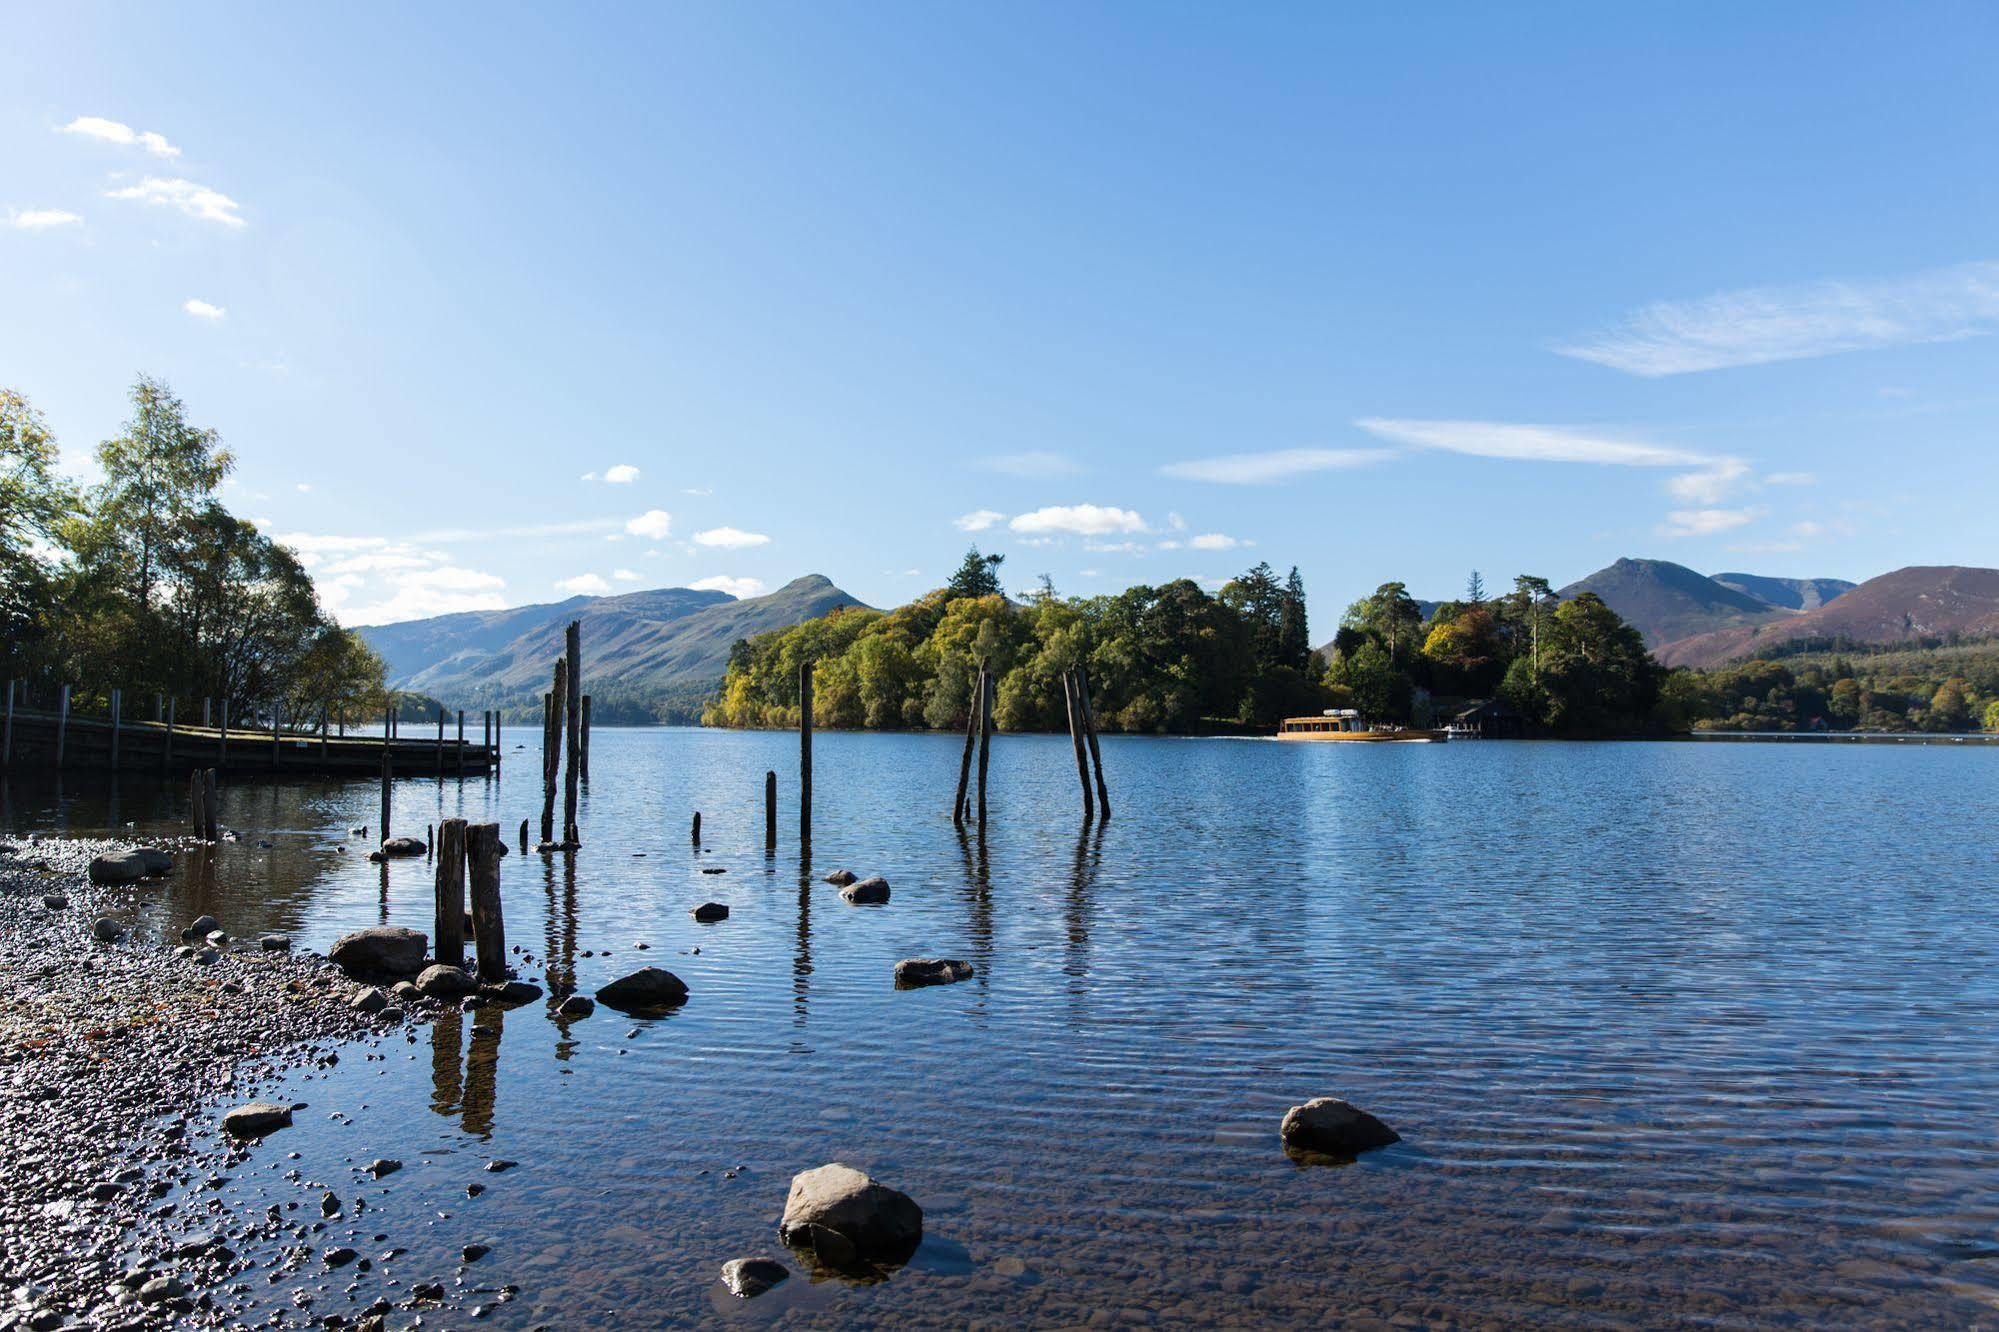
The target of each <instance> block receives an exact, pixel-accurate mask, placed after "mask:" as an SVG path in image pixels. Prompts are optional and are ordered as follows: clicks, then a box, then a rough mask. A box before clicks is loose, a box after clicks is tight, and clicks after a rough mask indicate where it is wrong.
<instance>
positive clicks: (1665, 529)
mask: <svg viewBox="0 0 1999 1332" xmlns="http://www.w3.org/2000/svg"><path fill="white" fill-rule="evenodd" d="M1762 516H1763V511H1762V510H1761V509H1675V510H1673V512H1671V513H1669V514H1667V515H1666V521H1665V522H1664V523H1661V524H1660V525H1659V535H1660V536H1667V537H1704V536H1714V535H1716V534H1717V533H1720V532H1732V531H1734V530H1735V529H1736V528H1738V527H1747V526H1748V525H1749V524H1750V523H1753V522H1755V521H1756V520H1757V519H1758V518H1760V517H1762Z"/></svg>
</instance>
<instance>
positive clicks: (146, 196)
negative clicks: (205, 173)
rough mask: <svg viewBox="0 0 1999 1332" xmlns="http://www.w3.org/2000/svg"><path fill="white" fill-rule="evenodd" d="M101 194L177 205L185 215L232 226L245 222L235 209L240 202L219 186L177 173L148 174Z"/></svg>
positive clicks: (241, 224)
mask: <svg viewBox="0 0 1999 1332" xmlns="http://www.w3.org/2000/svg"><path fill="white" fill-rule="evenodd" d="M104 197H105V198H107V199H132V200H136V201H137V202H139V203H145V204H154V205H158V206H163V207H167V208H177V209H179V210H180V211H181V212H183V213H185V214H187V215H188V216H189V217H192V218H199V219H200V220H201V221H204V222H219V223H221V224H222V225H223V226H225V227H230V228H232V229H233V228H237V227H244V226H248V225H249V224H248V223H247V222H245V221H244V220H243V218H242V216H241V215H240V214H239V213H238V212H237V211H236V210H237V209H239V208H241V207H242V205H241V204H239V203H237V202H236V201H235V200H234V199H232V198H230V197H229V196H228V195H226V194H224V193H222V192H221V191H220V190H212V189H210V188H209V187H208V186H206V185H199V184H196V183H195V182H194V181H191V180H182V179H180V178H179V177H175V178H174V179H171V180H168V179H164V178H162V177H159V176H148V177H146V178H145V179H144V180H142V181H140V182H139V183H138V184H137V185H127V186H125V187H124V188H122V189H116V190H106V191H105V192H104Z"/></svg>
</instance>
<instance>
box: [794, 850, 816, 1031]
mask: <svg viewBox="0 0 1999 1332" xmlns="http://www.w3.org/2000/svg"><path fill="white" fill-rule="evenodd" d="M811 989H812V851H811V849H810V848H807V849H806V850H805V851H804V853H803V854H802V855H801V856H800V858H799V861H798V947H797V951H796V952H794V953H793V955H792V959H791V1013H792V1018H791V1024H792V1025H793V1026H794V1027H799V1028H801V1029H802V1028H803V1027H804V1026H805V1010H806V1000H807V998H808V996H809V995H810V993H811Z"/></svg>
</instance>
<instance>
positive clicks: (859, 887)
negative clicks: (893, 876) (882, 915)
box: [840, 874, 888, 906]
mask: <svg viewBox="0 0 1999 1332" xmlns="http://www.w3.org/2000/svg"><path fill="white" fill-rule="evenodd" d="M840 897H841V899H842V900H843V901H845V902H848V903H850V904H852V905H854V906H881V905H883V904H885V903H886V902H887V901H888V880H887V879H884V878H883V877H882V876H881V875H879V874H877V875H875V876H874V877H873V878H868V879H862V880H861V881H860V882H859V883H850V884H848V885H847V886H846V887H845V888H842V889H841V890H840Z"/></svg>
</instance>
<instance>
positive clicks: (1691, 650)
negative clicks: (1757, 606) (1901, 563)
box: [1654, 565, 1999, 666]
mask: <svg viewBox="0 0 1999 1332" xmlns="http://www.w3.org/2000/svg"><path fill="white" fill-rule="evenodd" d="M1994 635H1999V569H1974V568H1966V567H1964V566H1962V565H1912V566H1910V567H1909V568H1906V569H1897V570H1895V571H1894V572H1893V573H1887V574H1882V575H1881V576H1880V577H1879V578H1870V579H1868V580H1867V581H1866V582H1864V583H1862V584H1860V585H1859V586H1858V587H1855V588H1854V589H1853V590H1852V591H1850V592H1846V593H1843V594H1841V595H1840V596H1839V597H1838V599H1836V600H1834V601H1830V602H1826V603H1825V604H1823V605H1821V606H1820V607H1819V608H1818V609H1817V610H1810V611H1804V612H1802V613H1799V614H1795V615H1784V616H1782V617H1780V618H1775V619H1770V620H1765V621H1763V622H1761V623H1757V624H1749V625H1742V626H1737V627H1731V628H1725V629H1719V630H1715V631H1711V632H1705V633H1698V634H1694V635H1692V636H1690V637H1686V638H1681V639H1679V640H1677V641H1669V642H1668V643H1666V645H1665V646H1663V647H1661V648H1658V649H1656V650H1655V653H1654V655H1656V656H1657V657H1658V658H1659V660H1660V661H1662V662H1664V663H1666V664H1667V665H1668V666H1719V665H1722V664H1724V663H1726V662H1730V661H1734V660H1737V659H1738V658H1741V657H1747V656H1752V655H1754V654H1755V653H1757V652H1766V651H1769V650H1771V649H1772V648H1775V647H1780V646H1783V645H1784V644H1794V643H1799V642H1823V643H1828V644H1832V643H1840V642H1846V643H1853V644H1866V645H1871V646H1891V645H1894V644H1897V643H1918V642H1922V641H1924V640H1931V641H1935V640H1940V639H1948V638H1952V637H1959V638H1980V637H1990V636H1994Z"/></svg>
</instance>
